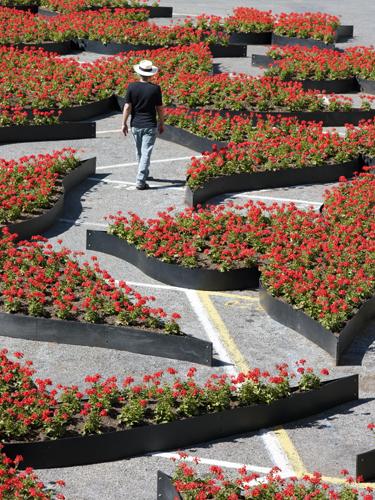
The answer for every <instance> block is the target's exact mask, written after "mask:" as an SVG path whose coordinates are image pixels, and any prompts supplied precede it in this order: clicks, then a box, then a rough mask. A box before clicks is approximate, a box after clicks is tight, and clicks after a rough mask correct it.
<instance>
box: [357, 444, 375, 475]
mask: <svg viewBox="0 0 375 500" xmlns="http://www.w3.org/2000/svg"><path fill="white" fill-rule="evenodd" d="M358 476H362V477H363V480H364V481H372V480H374V479H375V449H373V450H371V451H366V452H365V453H360V454H359V455H357V457H356V477H358Z"/></svg>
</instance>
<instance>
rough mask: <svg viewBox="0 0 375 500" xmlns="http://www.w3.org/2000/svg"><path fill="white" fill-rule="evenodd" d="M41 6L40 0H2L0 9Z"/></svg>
mask: <svg viewBox="0 0 375 500" xmlns="http://www.w3.org/2000/svg"><path fill="white" fill-rule="evenodd" d="M29 5H40V0H0V7H15V8H17V7H24V6H29Z"/></svg>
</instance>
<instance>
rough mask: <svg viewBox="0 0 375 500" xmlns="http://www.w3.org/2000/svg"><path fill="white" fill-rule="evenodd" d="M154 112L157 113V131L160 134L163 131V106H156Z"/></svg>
mask: <svg viewBox="0 0 375 500" xmlns="http://www.w3.org/2000/svg"><path fill="white" fill-rule="evenodd" d="M156 112H157V114H158V128H159V133H160V134H162V133H163V132H164V106H163V105H162V106H156Z"/></svg>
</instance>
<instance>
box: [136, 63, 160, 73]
mask: <svg viewBox="0 0 375 500" xmlns="http://www.w3.org/2000/svg"><path fill="white" fill-rule="evenodd" d="M133 68H134V71H135V72H136V73H138V75H141V76H153V75H156V73H157V72H158V71H159V70H158V68H157V67H156V66H154V65H153V64H152V62H151V61H147V60H146V59H145V60H143V61H141V62H140V63H139V64H136V65H135V66H133Z"/></svg>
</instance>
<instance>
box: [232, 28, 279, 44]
mask: <svg viewBox="0 0 375 500" xmlns="http://www.w3.org/2000/svg"><path fill="white" fill-rule="evenodd" d="M271 39H272V31H264V32H263V33H262V32H260V33H255V32H253V33H241V32H234V33H231V34H230V35H229V43H232V44H235V45H236V44H243V45H270V43H271Z"/></svg>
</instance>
